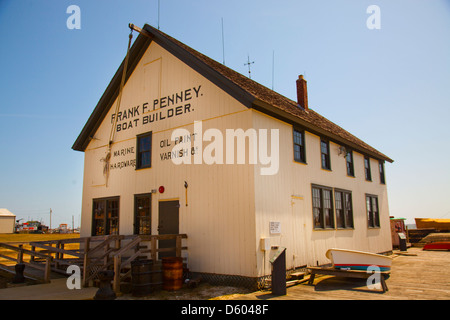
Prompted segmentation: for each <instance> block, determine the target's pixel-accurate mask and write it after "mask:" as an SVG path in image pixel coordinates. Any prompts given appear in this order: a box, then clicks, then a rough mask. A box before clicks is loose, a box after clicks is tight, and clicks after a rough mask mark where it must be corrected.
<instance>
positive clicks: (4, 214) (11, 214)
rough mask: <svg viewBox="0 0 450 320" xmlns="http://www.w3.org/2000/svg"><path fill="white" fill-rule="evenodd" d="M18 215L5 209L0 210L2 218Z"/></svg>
mask: <svg viewBox="0 0 450 320" xmlns="http://www.w3.org/2000/svg"><path fill="white" fill-rule="evenodd" d="M15 216H16V215H15V214H14V213H12V212H11V211H9V210H8V209H5V208H0V217H15Z"/></svg>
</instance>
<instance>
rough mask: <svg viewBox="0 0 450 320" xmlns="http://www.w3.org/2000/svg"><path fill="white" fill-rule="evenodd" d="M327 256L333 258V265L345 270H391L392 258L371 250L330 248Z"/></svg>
mask: <svg viewBox="0 0 450 320" xmlns="http://www.w3.org/2000/svg"><path fill="white" fill-rule="evenodd" d="M326 256H327V258H328V259H330V260H331V262H332V264H333V267H334V268H336V269H343V270H363V271H367V270H368V269H369V268H370V270H379V271H390V270H391V263H392V258H391V257H388V256H384V255H381V254H375V253H370V252H363V251H356V250H345V249H330V250H328V251H327V253H326Z"/></svg>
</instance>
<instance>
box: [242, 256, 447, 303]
mask: <svg viewBox="0 0 450 320" xmlns="http://www.w3.org/2000/svg"><path fill="white" fill-rule="evenodd" d="M407 254H416V255H396V254H394V260H393V262H392V269H391V276H390V277H389V279H387V280H386V284H387V286H388V287H389V291H386V292H384V293H383V292H381V291H380V290H369V289H368V287H367V286H366V280H365V279H353V278H343V277H335V276H328V275H326V276H320V275H316V277H315V279H314V283H313V285H309V284H308V283H307V282H305V283H302V284H298V285H295V286H292V287H288V289H287V295H285V296H274V295H272V294H271V292H270V291H257V292H253V293H250V294H246V295H241V296H238V297H236V298H235V299H236V300H330V299H331V300H448V299H450V280H449V279H450V268H449V266H450V252H449V251H423V250H422V248H410V249H408V251H407Z"/></svg>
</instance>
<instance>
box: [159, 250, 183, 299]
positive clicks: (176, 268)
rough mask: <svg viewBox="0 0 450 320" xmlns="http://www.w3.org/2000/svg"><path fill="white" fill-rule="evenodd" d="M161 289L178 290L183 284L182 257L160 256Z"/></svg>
mask: <svg viewBox="0 0 450 320" xmlns="http://www.w3.org/2000/svg"><path fill="white" fill-rule="evenodd" d="M162 270H163V289H164V290H168V291H174V290H179V289H181V287H182V286H183V259H182V258H179V257H165V258H162Z"/></svg>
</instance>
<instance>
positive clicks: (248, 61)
mask: <svg viewBox="0 0 450 320" xmlns="http://www.w3.org/2000/svg"><path fill="white" fill-rule="evenodd" d="M247 59H248V60H247V62H246V63H244V66H248V77H249V78H250V79H251V78H252V73H251V71H250V65H251V64H252V63H255V61H252V62H250V56H249V55H248V54H247Z"/></svg>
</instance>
